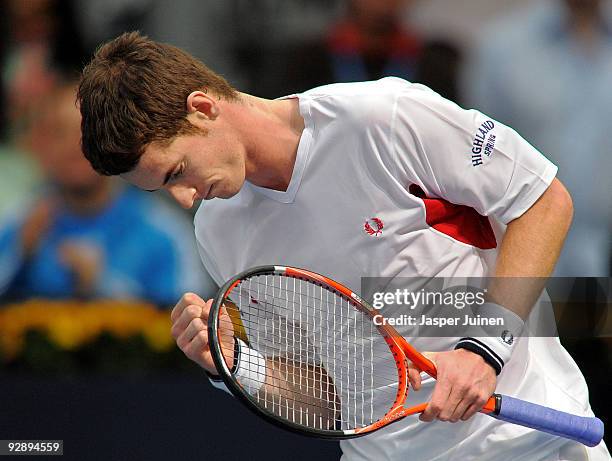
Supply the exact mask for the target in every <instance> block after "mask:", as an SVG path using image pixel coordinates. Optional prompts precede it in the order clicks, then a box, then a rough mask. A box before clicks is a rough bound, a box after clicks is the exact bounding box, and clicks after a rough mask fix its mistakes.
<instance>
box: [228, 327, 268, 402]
mask: <svg viewBox="0 0 612 461" xmlns="http://www.w3.org/2000/svg"><path fill="white" fill-rule="evenodd" d="M236 341H238V345H239V348H240V352H239V354H238V364H237V365H236V368H235V370H236V371H235V372H234V377H235V378H236V381H237V382H238V384H240V385H241V386H242V387H244V388H245V390H246V391H247V392H248V393H249V394H251V395H254V394H256V393H257V392H258V391H259V389H261V387H262V386H263V385H264V384H265V382H266V359H265V358H264V357H263V355H261V354H260V353H259V352H257V351H256V350H255V349H251V348H250V347H249V346H247V345H246V343H245V342H244V341H242V340H241V339H238V338H236Z"/></svg>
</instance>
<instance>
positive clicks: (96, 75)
mask: <svg viewBox="0 0 612 461" xmlns="http://www.w3.org/2000/svg"><path fill="white" fill-rule="evenodd" d="M196 90H201V91H205V92H209V93H210V94H214V95H215V96H217V97H219V98H224V99H226V100H235V99H237V98H238V92H237V91H236V90H235V89H234V88H232V86H231V85H230V84H229V83H228V82H227V81H226V80H225V79H224V78H223V77H221V76H219V75H217V74H216V73H214V72H213V71H211V70H210V69H208V68H207V67H206V66H205V65H204V64H202V63H201V62H200V61H198V60H197V59H196V58H194V57H193V56H191V55H189V54H188V53H186V52H184V51H182V50H180V49H179V48H176V47H174V46H171V45H167V44H163V43H157V42H155V41H153V40H150V39H149V38H148V37H145V36H142V35H140V34H139V33H138V32H129V33H125V34H123V35H120V36H119V37H117V38H115V39H114V40H111V41H110V42H108V43H105V44H104V45H102V46H101V47H100V48H98V50H97V51H96V53H95V55H94V57H93V59H92V60H91V62H90V63H89V64H87V66H86V67H85V69H84V70H83V74H82V76H81V81H80V84H79V88H78V93H77V99H78V102H79V103H80V108H81V117H82V119H81V134H82V140H81V144H82V148H83V153H84V154H85V157H87V159H88V160H89V161H90V163H91V165H92V166H93V168H94V169H95V170H96V171H97V172H98V173H101V174H104V175H108V176H110V175H117V174H121V173H127V172H128V171H131V170H132V169H133V168H134V167H135V166H136V165H137V164H138V161H139V160H140V157H141V156H142V154H143V152H144V149H145V147H146V146H147V145H148V144H150V143H152V142H169V141H170V140H171V139H172V138H174V137H175V136H177V135H180V134H188V133H193V132H196V131H198V128H196V127H195V126H194V125H192V124H191V123H190V122H189V121H188V120H187V118H186V116H187V107H186V100H187V96H188V95H189V94H190V93H191V92H192V91H196Z"/></svg>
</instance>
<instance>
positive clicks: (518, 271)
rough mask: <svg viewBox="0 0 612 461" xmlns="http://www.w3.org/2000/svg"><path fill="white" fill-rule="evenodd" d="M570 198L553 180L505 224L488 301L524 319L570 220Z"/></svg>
mask: <svg viewBox="0 0 612 461" xmlns="http://www.w3.org/2000/svg"><path fill="white" fill-rule="evenodd" d="M572 213H573V207H572V200H571V198H570V196H569V194H568V192H567V190H566V189H565V187H564V186H563V185H562V184H561V182H559V181H558V180H556V179H555V180H554V181H553V182H552V184H551V185H550V187H549V188H548V189H547V190H546V192H544V194H543V195H542V196H541V197H540V198H539V199H538V201H537V202H536V203H535V204H534V205H533V206H532V207H531V208H530V209H529V210H527V211H526V212H525V213H524V214H523V215H522V216H521V217H519V218H517V219H515V220H514V221H512V222H511V223H509V224H508V227H507V230H506V234H505V235H504V238H503V240H502V242H501V248H500V252H499V256H498V259H497V266H496V268H495V278H494V280H493V281H492V283H491V284H490V286H489V289H488V296H489V300H490V301H491V302H495V303H497V304H500V305H502V306H504V307H506V308H508V309H510V310H512V311H513V312H515V313H516V314H518V315H519V316H520V317H522V318H523V319H525V318H526V317H527V316H528V315H529V312H530V310H531V308H532V306H533V305H534V303H535V301H536V300H537V298H538V297H539V295H540V293H541V292H542V289H543V288H544V284H545V283H546V278H547V277H548V276H550V274H551V273H552V271H553V269H554V267H555V263H556V262H557V259H558V258H559V254H560V253H561V249H562V247H563V242H564V240H565V236H566V234H567V232H568V230H569V227H570V223H571V220H572Z"/></svg>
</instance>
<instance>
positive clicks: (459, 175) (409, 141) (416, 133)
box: [392, 85, 557, 223]
mask: <svg viewBox="0 0 612 461" xmlns="http://www.w3.org/2000/svg"><path fill="white" fill-rule="evenodd" d="M392 123H393V133H394V139H393V143H394V148H395V161H396V163H397V164H398V165H399V168H400V171H401V174H402V175H404V176H405V177H406V178H407V180H409V181H411V182H415V183H417V184H418V185H419V186H420V187H421V188H423V189H424V190H425V192H426V193H427V194H428V195H429V196H434V197H440V198H444V199H446V200H448V201H450V202H452V203H456V204H461V205H466V206H469V207H472V208H474V209H475V210H476V211H478V213H480V214H481V215H484V216H494V217H496V218H497V219H499V220H500V221H501V222H503V223H508V222H510V221H512V220H513V219H515V218H516V217H518V216H520V215H522V214H523V213H524V212H525V211H526V210H527V209H529V208H530V207H531V206H532V205H533V203H534V202H535V201H536V200H537V199H538V198H539V197H540V196H541V195H542V194H543V193H544V191H545V190H546V189H547V188H548V186H549V185H550V184H551V182H552V180H553V178H554V177H555V174H556V171H557V168H556V167H555V166H554V165H553V164H552V163H551V162H550V161H549V160H548V159H546V158H545V157H544V156H543V155H542V154H541V153H540V152H538V151H537V150H536V149H535V148H534V147H533V146H531V145H530V144H529V143H528V142H527V141H525V140H524V139H523V138H522V137H521V136H519V135H518V134H517V133H516V132H515V131H514V130H512V129H511V128H509V127H507V126H505V125H503V124H502V123H499V122H498V121H496V120H493V119H492V118H490V117H487V116H486V115H484V114H482V113H480V112H478V111H476V110H464V109H462V108H461V107H459V106H458V105H456V104H454V103H452V102H451V101H448V100H446V99H444V98H442V97H440V96H439V95H437V94H436V93H434V92H432V91H430V90H428V89H426V88H425V87H421V86H419V85H414V86H413V88H412V89H410V90H407V91H405V92H403V93H402V94H400V95H399V96H398V99H397V107H396V110H395V115H394V119H393V122H392Z"/></svg>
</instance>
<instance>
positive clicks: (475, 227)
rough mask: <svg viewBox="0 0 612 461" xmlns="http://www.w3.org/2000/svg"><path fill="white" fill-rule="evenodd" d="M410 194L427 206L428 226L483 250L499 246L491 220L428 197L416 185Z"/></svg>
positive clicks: (472, 211)
mask: <svg viewBox="0 0 612 461" xmlns="http://www.w3.org/2000/svg"><path fill="white" fill-rule="evenodd" d="M409 190H410V193H411V194H412V195H414V196H416V197H418V198H420V199H421V200H423V203H424V204H425V220H426V221H427V224H428V225H429V226H431V227H433V228H434V229H436V230H437V231H439V232H442V233H443V234H446V235H448V236H449V237H452V238H453V239H455V240H457V241H459V242H462V243H466V244H468V245H472V246H474V247H476V248H480V249H483V250H490V249H492V248H495V247H496V246H497V241H496V240H495V234H494V233H493V228H492V227H491V223H490V222H489V218H487V217H486V216H482V215H480V214H478V212H477V211H476V210H475V209H473V208H470V207H468V206H465V205H456V204H454V203H451V202H449V201H448V200H444V199H441V198H435V197H427V195H426V194H425V192H424V191H423V189H421V188H420V187H419V186H417V185H416V184H412V185H410V188H409Z"/></svg>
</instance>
